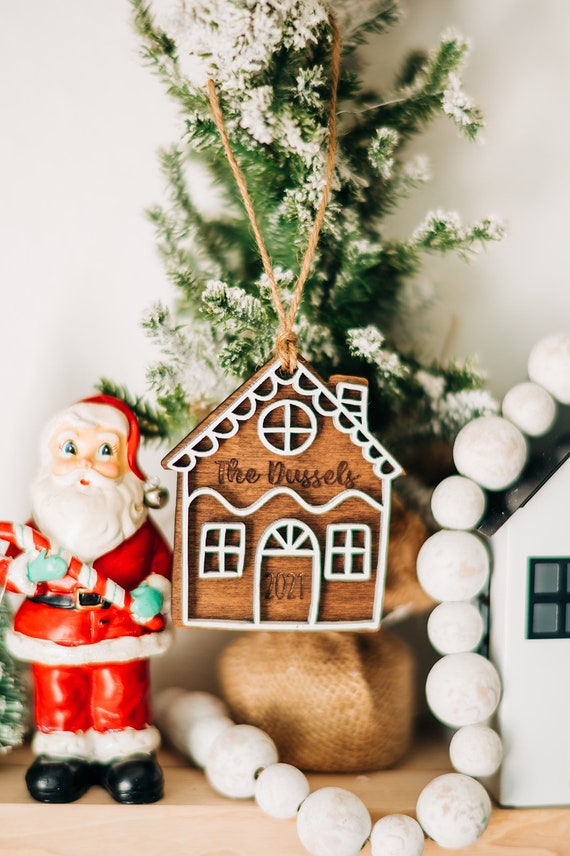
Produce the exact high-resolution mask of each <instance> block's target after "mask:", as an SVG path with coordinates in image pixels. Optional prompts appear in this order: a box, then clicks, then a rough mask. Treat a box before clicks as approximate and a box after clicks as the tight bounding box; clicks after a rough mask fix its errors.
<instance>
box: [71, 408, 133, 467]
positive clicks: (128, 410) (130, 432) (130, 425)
mask: <svg viewBox="0 0 570 856" xmlns="http://www.w3.org/2000/svg"><path fill="white" fill-rule="evenodd" d="M78 403H79V404H102V405H104V406H106V407H114V408H115V410H118V411H119V412H120V413H122V414H123V416H124V417H125V419H126V420H127V425H128V432H127V462H128V464H129V467H130V469H131V470H132V472H133V473H134V474H135V476H137V478H139V479H140V480H141V481H143V482H146V480H147V477H146V475H145V474H144V472H143V471H142V469H141V468H140V466H139V463H138V461H137V454H138V450H139V444H140V436H141V435H140V429H139V424H138V422H137V418H136V416H135V414H134V413H133V411H132V410H131V408H130V407H129V406H128V405H126V404H125V402H124V401H121V399H120V398H115V396H114V395H103V394H101V395H93V396H90V397H89V398H83V399H82V400H81V401H80V402H78Z"/></svg>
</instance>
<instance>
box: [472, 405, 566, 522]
mask: <svg viewBox="0 0 570 856" xmlns="http://www.w3.org/2000/svg"><path fill="white" fill-rule="evenodd" d="M527 443H528V447H529V454H528V460H527V463H526V465H525V468H524V470H523V471H522V473H521V475H520V476H519V478H518V479H517V481H516V482H515V484H513V485H512V486H511V487H509V488H507V489H506V490H502V491H494V492H491V491H487V512H486V514H485V517H484V519H483V521H482V522H481V523H480V524H479V526H478V527H477V528H478V530H479V532H481V533H482V534H483V535H486V536H488V537H490V536H491V535H494V534H495V532H497V531H498V530H499V529H500V528H501V526H503V524H504V523H506V522H507V520H508V519H509V518H510V517H511V516H512V515H513V514H514V513H515V511H517V509H519V508H522V506H523V505H526V503H527V502H529V500H530V499H532V497H533V496H534V495H535V493H538V491H539V490H540V489H541V488H542V487H543V486H544V485H545V484H546V482H547V481H548V480H549V479H550V478H551V477H552V476H553V475H554V473H555V472H556V470H558V469H559V467H561V466H562V464H563V463H564V462H565V461H566V460H567V459H568V458H569V457H570V405H562V404H559V405H558V410H557V416H556V420H555V422H554V425H553V427H552V428H551V429H550V431H548V432H547V433H546V434H545V435H544V436H543V437H534V438H532V437H529V438H527Z"/></svg>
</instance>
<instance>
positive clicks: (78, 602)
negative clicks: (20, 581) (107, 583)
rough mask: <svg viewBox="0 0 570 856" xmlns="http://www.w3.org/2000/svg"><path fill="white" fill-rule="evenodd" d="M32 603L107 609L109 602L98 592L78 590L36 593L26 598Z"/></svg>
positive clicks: (66, 607)
mask: <svg viewBox="0 0 570 856" xmlns="http://www.w3.org/2000/svg"><path fill="white" fill-rule="evenodd" d="M28 600H30V601H31V602H32V603H44V604H46V605H47V606H53V607H55V608H56V609H108V608H109V607H110V606H111V604H110V603H109V601H108V600H104V598H102V597H101V595H100V594H95V592H91V591H78V592H76V593H75V594H74V595H73V594H37V595H35V596H34V597H30V598H28Z"/></svg>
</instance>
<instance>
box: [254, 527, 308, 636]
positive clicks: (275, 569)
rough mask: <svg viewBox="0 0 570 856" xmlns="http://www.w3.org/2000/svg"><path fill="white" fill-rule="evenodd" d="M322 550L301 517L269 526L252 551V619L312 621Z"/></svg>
mask: <svg viewBox="0 0 570 856" xmlns="http://www.w3.org/2000/svg"><path fill="white" fill-rule="evenodd" d="M320 576H321V551H320V548H319V543H318V541H317V538H316V535H315V533H314V532H313V530H312V529H311V528H310V527H309V526H307V525H306V523H303V522H302V521H301V520H295V519H289V518H287V519H282V520H278V521H276V522H275V523H272V524H271V526H269V527H268V528H267V529H266V530H265V532H264V533H263V535H262V536H261V539H260V541H259V544H258V545H257V551H256V555H255V585H254V604H253V615H254V623H255V624H259V623H266V622H267V623H273V622H279V623H281V622H298V623H303V624H314V623H315V622H316V620H317V616H318V610H319V594H320Z"/></svg>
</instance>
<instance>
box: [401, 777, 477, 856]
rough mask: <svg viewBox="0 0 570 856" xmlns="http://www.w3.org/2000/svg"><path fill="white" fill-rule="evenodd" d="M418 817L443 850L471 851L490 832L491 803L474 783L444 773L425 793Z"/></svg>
mask: <svg viewBox="0 0 570 856" xmlns="http://www.w3.org/2000/svg"><path fill="white" fill-rule="evenodd" d="M416 814H417V817H418V820H419V822H420V824H421V826H422V827H423V830H424V832H425V833H426V835H429V837H430V838H433V840H434V841H435V842H436V843H437V844H439V845H440V847H458V848H459V847H468V846H469V845H470V844H473V843H474V842H475V841H477V839H478V838H479V837H480V836H481V835H482V834H483V832H484V831H485V829H486V828H487V824H488V823H489V818H490V816H491V801H490V799H489V796H488V794H487V791H486V790H485V788H484V787H483V786H482V785H481V784H480V783H479V782H477V781H475V779H471V778H469V776H464V775H462V774H461V773H445V774H444V775H443V776H438V777H437V778H435V779H433V780H432V781H431V782H430V783H429V784H428V785H426V787H425V788H424V789H423V791H422V792H421V794H420V796H419V798H418V802H417V805H416Z"/></svg>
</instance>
